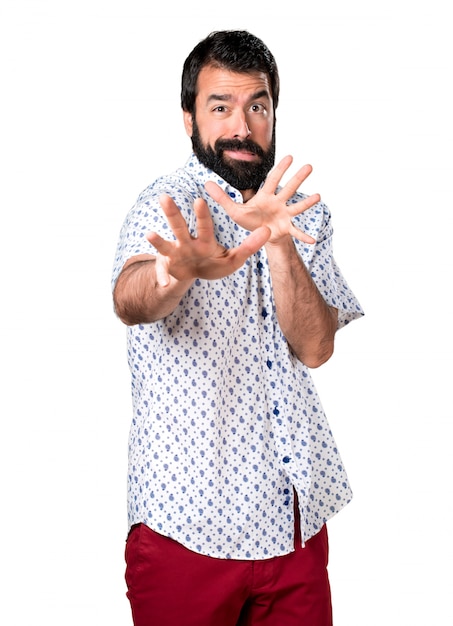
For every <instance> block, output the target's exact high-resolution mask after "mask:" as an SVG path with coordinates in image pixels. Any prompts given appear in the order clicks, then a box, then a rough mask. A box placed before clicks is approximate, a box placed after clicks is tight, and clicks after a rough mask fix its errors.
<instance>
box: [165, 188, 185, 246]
mask: <svg viewBox="0 0 453 626" xmlns="http://www.w3.org/2000/svg"><path fill="white" fill-rule="evenodd" d="M159 203H160V206H161V207H162V210H163V212H164V213H165V217H166V218H167V222H168V225H169V226H170V228H171V230H172V232H173V234H174V236H175V237H176V239H177V240H178V241H181V242H183V241H188V240H189V239H191V236H190V232H189V229H188V227H187V224H186V222H185V220H184V218H183V216H182V215H181V211H180V210H179V208H178V205H177V204H176V202H175V201H174V200H173V198H172V197H170V196H167V195H166V194H162V195H161V196H159Z"/></svg>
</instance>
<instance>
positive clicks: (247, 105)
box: [181, 31, 279, 191]
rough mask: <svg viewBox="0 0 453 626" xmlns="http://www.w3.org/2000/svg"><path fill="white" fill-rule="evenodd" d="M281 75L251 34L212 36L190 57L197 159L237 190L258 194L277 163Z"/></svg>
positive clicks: (187, 82) (186, 105) (190, 120)
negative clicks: (277, 121) (276, 143)
mask: <svg viewBox="0 0 453 626" xmlns="http://www.w3.org/2000/svg"><path fill="white" fill-rule="evenodd" d="M278 96H279V76H278V70H277V65H276V63H275V59H274V57H273V56H272V54H271V53H270V51H269V50H268V48H267V47H266V46H265V45H264V43H263V42H262V41H261V40H260V39H258V38H257V37H255V36H253V35H251V34H250V33H248V32H246V31H221V32H215V33H211V34H210V35H209V36H208V37H207V38H206V39H204V40H203V41H201V42H200V43H199V44H198V45H197V46H196V47H195V48H194V49H193V51H192V52H191V53H190V55H189V56H188V57H187V59H186V61H185V63H184V69H183V74H182V90H181V105H182V108H183V112H184V123H185V127H186V131H187V133H188V135H189V136H190V137H191V138H192V146H193V150H194V152H195V154H196V155H197V156H198V158H199V159H200V160H201V161H202V163H204V164H205V165H206V166H207V167H209V168H211V169H212V170H214V171H215V172H217V173H218V174H219V175H220V176H222V177H223V178H224V179H225V180H226V181H227V182H229V183H230V184H232V185H233V186H234V187H236V188H238V189H240V190H241V191H243V190H253V191H256V189H258V187H259V186H260V184H261V182H262V181H263V180H264V178H265V177H266V175H267V173H268V171H269V170H270V169H271V167H272V166H273V163H274V158H275V109H276V107H277V103H278Z"/></svg>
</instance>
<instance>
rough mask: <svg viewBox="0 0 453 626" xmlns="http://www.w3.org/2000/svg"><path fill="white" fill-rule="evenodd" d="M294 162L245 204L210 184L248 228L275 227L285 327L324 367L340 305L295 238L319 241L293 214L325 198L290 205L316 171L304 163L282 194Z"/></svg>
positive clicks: (297, 346)
mask: <svg viewBox="0 0 453 626" xmlns="http://www.w3.org/2000/svg"><path fill="white" fill-rule="evenodd" d="M291 163H292V157H285V158H284V159H282V161H281V162H280V163H279V164H278V165H277V166H276V167H275V168H274V169H273V170H272V171H271V172H270V173H269V175H268V177H267V179H266V181H265V183H264V185H263V186H262V187H261V189H259V191H258V192H257V193H256V194H255V196H253V197H252V198H251V199H250V200H248V201H247V202H246V203H244V204H239V203H234V202H233V201H232V200H231V198H229V197H228V196H227V194H225V192H224V191H223V190H222V189H220V187H218V185H216V184H215V183H213V182H209V183H207V184H206V190H207V191H208V193H209V194H210V195H211V196H212V197H213V198H214V200H216V201H217V202H219V204H221V205H222V206H223V208H224V209H225V211H226V212H227V213H228V214H229V215H230V217H231V218H232V219H234V220H235V221H236V222H237V223H238V224H239V225H240V226H242V227H243V228H246V229H247V230H252V231H253V229H254V228H257V227H259V226H263V225H265V226H267V227H268V228H270V230H271V235H270V237H269V239H268V241H267V243H266V245H265V247H266V253H267V257H268V261H269V268H270V271H271V277H272V289H273V293H274V298H275V303H276V309H277V317H278V321H279V324H280V327H281V329H282V332H283V334H284V335H285V337H286V339H287V340H288V343H289V344H290V346H291V348H292V350H293V352H294V353H295V355H296V356H297V357H298V359H300V360H301V361H302V362H303V363H305V365H307V366H308V367H318V366H319V365H321V364H322V363H324V362H325V361H327V359H329V358H330V356H331V355H332V353H333V346H334V336H335V331H336V328H337V310H336V309H334V308H331V307H329V306H328V305H327V304H326V302H325V301H324V299H323V297H322V296H321V294H320V293H319V291H318V288H317V287H316V285H315V283H314V282H313V280H312V278H311V276H310V274H309V272H308V271H307V269H306V267H305V265H304V263H303V261H302V259H301V258H300V256H299V254H298V252H297V250H296V247H295V245H294V243H293V238H296V239H298V240H300V241H304V242H305V243H308V244H313V243H315V240H314V239H313V238H312V237H310V236H309V235H307V234H305V233H303V232H302V231H301V230H299V229H298V228H296V227H295V226H294V224H293V223H292V221H291V219H292V218H293V217H294V216H296V215H298V214H300V213H302V212H303V211H306V210H307V209H309V208H310V207H312V206H314V205H315V204H316V203H317V202H319V200H320V197H319V195H318V194H314V195H312V196H309V197H307V198H305V199H304V200H302V201H301V202H298V203H296V204H289V205H288V204H287V202H288V201H289V200H290V198H292V197H293V195H294V193H295V192H296V191H297V189H298V188H299V186H300V185H301V183H302V182H303V181H304V180H305V179H306V178H307V176H309V175H310V173H311V171H312V168H311V166H310V165H305V166H304V167H302V168H301V169H300V170H299V171H298V172H297V173H296V174H295V175H294V176H293V177H292V178H291V179H290V180H289V181H288V182H287V183H286V184H285V185H284V187H282V188H281V189H280V190H279V192H278V193H276V189H277V187H278V186H279V184H280V181H281V178H282V176H283V175H284V173H285V172H286V171H287V170H288V168H289V166H290V165H291Z"/></svg>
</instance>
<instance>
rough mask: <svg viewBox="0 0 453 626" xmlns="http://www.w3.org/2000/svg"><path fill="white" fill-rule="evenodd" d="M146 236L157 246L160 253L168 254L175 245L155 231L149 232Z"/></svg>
mask: <svg viewBox="0 0 453 626" xmlns="http://www.w3.org/2000/svg"><path fill="white" fill-rule="evenodd" d="M146 238H147V240H148V241H149V243H150V244H151V245H152V246H154V247H155V248H156V250H157V251H158V252H159V254H163V255H164V256H168V255H169V254H170V253H171V251H172V249H173V247H174V242H172V241H167V240H166V239H163V238H162V237H161V236H160V235H158V234H157V233H155V232H154V231H152V232H150V233H148V234H147V235H146Z"/></svg>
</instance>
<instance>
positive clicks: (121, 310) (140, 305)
mask: <svg viewBox="0 0 453 626" xmlns="http://www.w3.org/2000/svg"><path fill="white" fill-rule="evenodd" d="M160 203H161V206H162V210H163V212H164V214H165V216H166V218H167V220H168V224H169V226H170V228H171V230H172V231H173V234H174V236H175V241H167V240H165V239H163V238H162V237H160V235H158V234H157V233H154V232H151V233H149V234H148V235H147V239H148V241H149V242H150V243H151V244H152V245H153V246H154V248H155V249H156V250H157V251H158V254H157V255H156V256H153V255H151V254H150V255H147V254H142V255H138V256H135V257H132V258H131V259H129V260H128V261H127V262H126V263H125V265H124V268H123V269H122V271H121V273H120V275H119V277H118V279H117V282H116V285H115V289H114V292H113V300H114V305H115V311H116V313H117V315H118V317H119V318H120V319H121V320H122V321H123V322H124V323H125V324H127V325H129V326H131V325H134V324H146V323H149V322H155V321H156V320H159V319H162V318H163V317H166V316H167V315H169V314H170V313H171V312H172V311H174V309H175V308H176V307H177V305H178V304H179V302H180V300H181V298H182V297H183V295H184V294H185V293H186V291H187V290H188V289H189V287H190V286H191V285H192V283H193V281H194V280H195V279H196V278H204V279H207V280H209V279H217V278H223V277H224V276H228V275H229V274H231V273H232V272H234V271H236V270H237V269H238V268H239V267H241V266H242V265H243V264H244V263H245V261H246V260H247V259H248V257H249V256H251V255H252V254H254V253H255V252H256V251H257V250H259V249H260V248H261V247H262V246H263V245H264V244H265V243H266V241H267V240H268V239H269V235H270V229H269V228H267V227H266V226H264V225H263V226H261V227H258V228H257V229H256V230H254V231H253V233H251V234H250V235H248V237H246V238H245V239H244V241H243V242H242V243H241V244H240V245H239V246H238V247H237V248H231V249H227V248H224V247H223V246H221V245H220V244H219V243H218V242H217V240H216V239H215V236H214V226H213V223H212V219H211V215H210V213H209V209H208V206H207V204H206V202H205V201H204V200H202V199H201V198H198V199H197V200H195V203H194V213H195V218H196V229H197V236H196V237H193V236H192V235H191V234H190V232H189V229H188V227H187V224H186V222H185V221H184V218H183V216H182V215H181V212H180V210H179V209H178V207H177V205H176V204H175V202H174V201H173V200H172V198H170V197H169V196H161V198H160Z"/></svg>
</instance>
